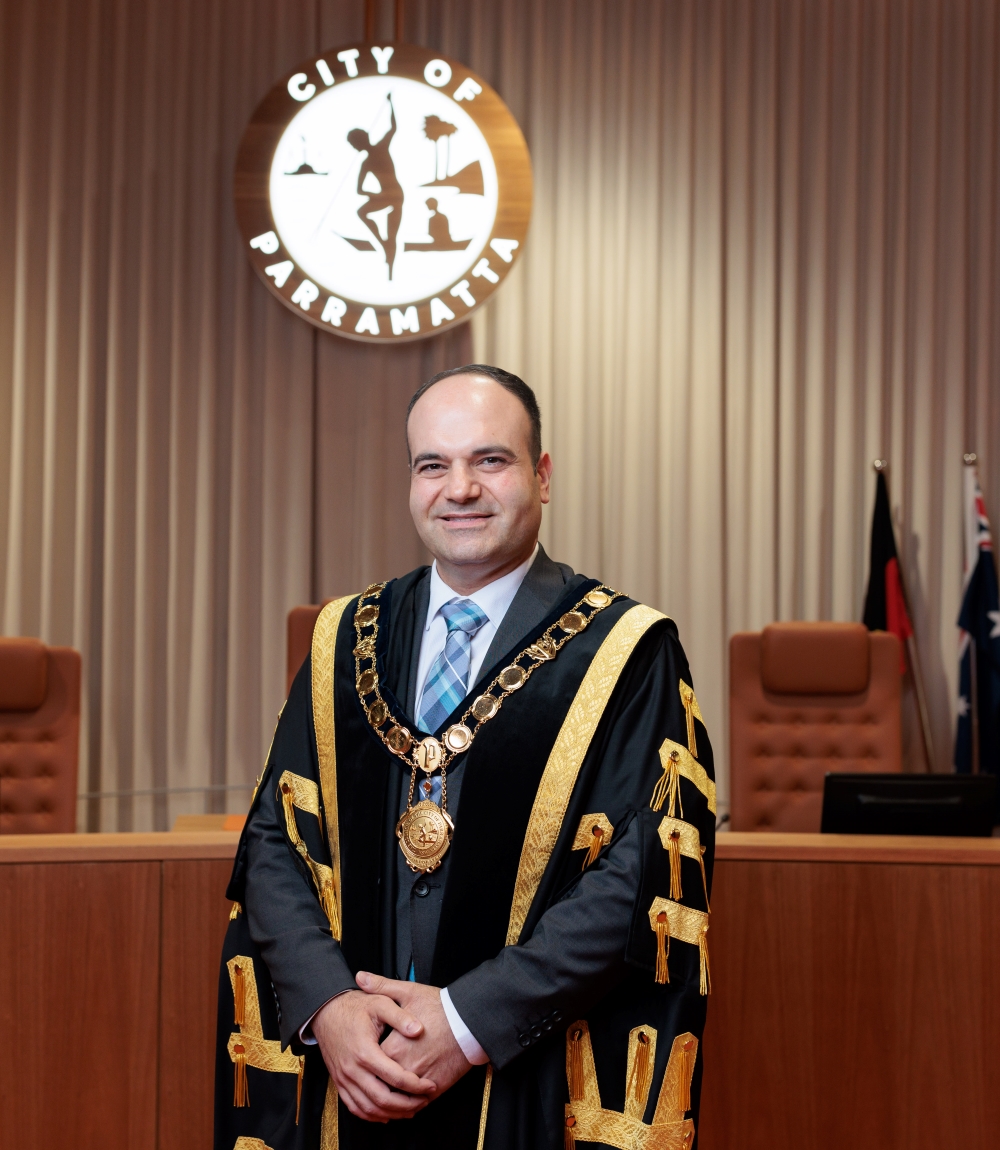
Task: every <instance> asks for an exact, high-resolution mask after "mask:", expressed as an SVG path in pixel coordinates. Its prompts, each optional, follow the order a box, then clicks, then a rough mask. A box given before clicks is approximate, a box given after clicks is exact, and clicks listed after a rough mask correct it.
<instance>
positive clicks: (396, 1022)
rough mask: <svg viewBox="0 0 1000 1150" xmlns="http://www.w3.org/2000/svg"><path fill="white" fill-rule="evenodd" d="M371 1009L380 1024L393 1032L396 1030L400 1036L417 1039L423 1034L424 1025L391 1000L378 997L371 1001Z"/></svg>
mask: <svg viewBox="0 0 1000 1150" xmlns="http://www.w3.org/2000/svg"><path fill="white" fill-rule="evenodd" d="M371 1009H372V1012H373V1013H374V1014H375V1017H376V1018H377V1019H378V1020H379V1021H380V1022H384V1023H385V1024H386V1026H391V1027H392V1029H393V1030H398V1031H399V1033H400V1034H405V1035H406V1037H407V1038H417V1037H418V1036H419V1035H421V1034H422V1033H423V1030H424V1024H423V1023H422V1022H421V1021H420V1019H419V1018H414V1017H413V1015H412V1014H409V1013H407V1011H405V1010H403V1008H402V1007H401V1006H397V1005H396V1003H395V1002H394V1001H393V1000H392V999H391V998H386V997H385V996H384V995H379V997H378V998H376V999H373V1000H372V1003H371Z"/></svg>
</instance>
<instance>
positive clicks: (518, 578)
mask: <svg viewBox="0 0 1000 1150" xmlns="http://www.w3.org/2000/svg"><path fill="white" fill-rule="evenodd" d="M537 555H538V544H537V543H536V544H535V549H534V551H532V553H531V554H530V555H529V556H528V558H527V559H525V561H524V562H523V563H522V564H521V566H520V567H515V568H514V570H513V571H508V572H507V574H506V575H501V576H500V578H499V579H494V580H493V582H492V583H487V584H486V586H485V587H480V588H479V590H478V591H475V592H473V594H471V595H459V594H458V593H457V592H455V591H453V590H452V589H451V588H450V587H449V586H448V584H447V583H445V581H444V580H443V579H442V578H441V576H440V575H439V574H438V566H437V560H436V559H435V560H434V565H433V566H432V567H431V586H430V598H429V600H428V603H427V622H426V623H425V625H424V630H425V631H427V630H428V629H429V628H430V625H431V623H432V622H433V620H434V617H435V616H436V615H437V613H438V612H439V611H440V610H441V608H442V607H443V606H444V605H445V603H450V602H451V601H452V599H471V600H472V602H473V603H475V605H476V606H477V607H478V608H479V609H480V611H482V612H483V614H485V615H486V617H487V618H488V619H489V621H490V622H491V623H492V624H493V626H494V627H499V626H500V623H501V621H502V620H503V617H504V615H506V614H507V608H508V607H509V606H510V605H511V603H512V602H513V601H514V596H515V595H516V594H517V589H518V587H520V586H521V584H522V582H524V577H525V575H527V574H528V571H529V569H530V568H531V565H532V563H534V561H535V559H536V557H537Z"/></svg>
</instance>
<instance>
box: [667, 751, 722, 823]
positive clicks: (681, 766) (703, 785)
mask: <svg viewBox="0 0 1000 1150" xmlns="http://www.w3.org/2000/svg"><path fill="white" fill-rule="evenodd" d="M675 756H676V757H675ZM660 762H661V763H662V764H663V770H664V771H665V772H669V771H670V769H671V763H673V764H675V766H676V769H677V772H678V773H679V774H680V775H681V776H682V777H683V778H685V779H687V781H688V782H689V783H693V784H694V785H695V786H696V787H697V788H698V790H699V791H701V793H702V794H703V795H704V796H705V801H706V802H707V803H708V809H709V810H710V811H711V812H712V814H713V815H714V814H715V783H714V782H713V781H712V780H711V779H710V778H709V777H708V772H707V771H706V770H705V768H704V767H703V766H702V765H701V763H699V762H698V760H697V759H696V758H695V757H694V756H693V755H692V754H691V752H690V751H689V750H688V749H687V747H685V746H684V745H683V743H675V742H674V741H673V739H664V740H663V745H662V746H661V747H660ZM656 809H659V808H656Z"/></svg>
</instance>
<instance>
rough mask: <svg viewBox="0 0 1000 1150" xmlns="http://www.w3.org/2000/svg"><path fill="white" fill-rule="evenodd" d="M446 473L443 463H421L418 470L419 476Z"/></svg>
mask: <svg viewBox="0 0 1000 1150" xmlns="http://www.w3.org/2000/svg"><path fill="white" fill-rule="evenodd" d="M441 471H444V464H443V463H421V465H420V466H419V467H418V468H417V474H418V475H432V474H436V473H438V472H441Z"/></svg>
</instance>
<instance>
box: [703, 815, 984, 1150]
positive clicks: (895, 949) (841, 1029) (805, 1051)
mask: <svg viewBox="0 0 1000 1150" xmlns="http://www.w3.org/2000/svg"><path fill="white" fill-rule="evenodd" d="M788 837H791V836H788ZM712 910H713V915H712V936H711V941H712V985H713V994H712V999H711V1002H710V1004H709V1015H708V1018H709V1022H708V1030H707V1032H706V1037H705V1045H704V1049H705V1066H706V1078H705V1086H704V1094H703V1099H702V1115H701V1141H700V1146H701V1147H702V1150H730V1148H733V1147H739V1148H740V1150H833V1148H835V1147H843V1146H850V1147H852V1150H904V1148H905V1150H931V1148H932V1147H933V1148H935V1150H937V1148H939V1147H941V1146H962V1147H964V1148H965V1150H986V1148H987V1147H992V1146H995V1145H996V1140H997V1131H998V1130H1000V1092H998V1091H997V1090H996V1085H995V1084H996V1083H997V1082H998V1081H1000V1043H998V1041H997V1036H998V1035H1000V976H998V973H997V969H998V967H997V956H998V954H1000V867H996V866H984V867H969V866H926V865H923V866H913V865H886V864H865V863H853V862H850V861H847V860H846V859H845V861H844V862H841V863H816V862H790V861H781V862H777V861H774V862H766V861H753V862H751V861H723V862H720V863H719V865H718V868H717V871H716V886H715V894H714V898H713V906H712Z"/></svg>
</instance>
